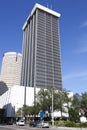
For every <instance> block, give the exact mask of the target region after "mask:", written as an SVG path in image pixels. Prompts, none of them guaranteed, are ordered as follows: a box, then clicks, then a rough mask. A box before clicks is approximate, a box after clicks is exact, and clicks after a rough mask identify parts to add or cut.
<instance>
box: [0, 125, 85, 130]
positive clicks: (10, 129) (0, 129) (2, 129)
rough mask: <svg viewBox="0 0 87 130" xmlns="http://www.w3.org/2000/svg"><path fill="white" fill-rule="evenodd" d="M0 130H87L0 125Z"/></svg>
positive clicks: (79, 129) (81, 129)
mask: <svg viewBox="0 0 87 130" xmlns="http://www.w3.org/2000/svg"><path fill="white" fill-rule="evenodd" d="M0 130H87V128H66V127H54V128H53V127H50V128H36V127H29V126H16V125H0Z"/></svg>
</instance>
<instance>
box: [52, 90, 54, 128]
mask: <svg viewBox="0 0 87 130" xmlns="http://www.w3.org/2000/svg"><path fill="white" fill-rule="evenodd" d="M53 105H54V95H53V88H52V126H53V127H54V112H53V111H54V108H53Z"/></svg>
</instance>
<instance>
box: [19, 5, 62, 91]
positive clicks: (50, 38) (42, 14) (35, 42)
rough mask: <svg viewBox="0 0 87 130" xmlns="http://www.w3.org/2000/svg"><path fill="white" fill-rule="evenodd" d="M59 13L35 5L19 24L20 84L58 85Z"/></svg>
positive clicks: (60, 81)
mask: <svg viewBox="0 0 87 130" xmlns="http://www.w3.org/2000/svg"><path fill="white" fill-rule="evenodd" d="M59 17H60V14H59V13H57V12H55V11H53V10H51V9H48V8H46V7H44V6H42V5H39V4H35V6H34V8H33V10H32V11H31V13H30V15H29V17H28V18H27V20H26V22H25V24H24V26H23V31H24V33H23V57H22V72H21V85H22V86H30V87H40V88H41V87H44V88H48V87H54V88H56V89H61V88H62V74H61V56H60V36H59Z"/></svg>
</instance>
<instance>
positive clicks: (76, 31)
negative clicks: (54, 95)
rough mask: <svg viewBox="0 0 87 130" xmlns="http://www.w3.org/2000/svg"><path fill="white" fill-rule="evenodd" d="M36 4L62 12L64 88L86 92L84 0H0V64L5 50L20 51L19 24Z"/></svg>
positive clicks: (86, 5) (86, 1) (86, 16)
mask: <svg viewBox="0 0 87 130" xmlns="http://www.w3.org/2000/svg"><path fill="white" fill-rule="evenodd" d="M35 3H39V4H42V5H44V6H47V7H49V8H52V9H53V10H54V11H57V12H59V13H60V14H61V17H60V44H61V59H62V76H63V88H66V89H67V90H70V91H72V92H74V93H84V92H87V0H0V66H1V63H2V57H3V54H4V53H5V52H9V51H15V52H22V39H23V31H22V26H23V24H24V22H25V20H26V19H27V17H28V15H29V13H30V12H31V10H32V8H33V6H34V4H35Z"/></svg>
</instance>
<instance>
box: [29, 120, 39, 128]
mask: <svg viewBox="0 0 87 130" xmlns="http://www.w3.org/2000/svg"><path fill="white" fill-rule="evenodd" d="M29 126H32V127H36V126H37V122H36V121H33V122H30V124H29Z"/></svg>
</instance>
